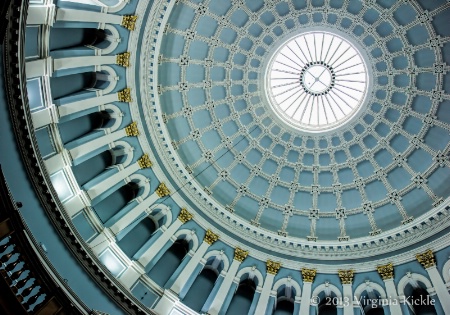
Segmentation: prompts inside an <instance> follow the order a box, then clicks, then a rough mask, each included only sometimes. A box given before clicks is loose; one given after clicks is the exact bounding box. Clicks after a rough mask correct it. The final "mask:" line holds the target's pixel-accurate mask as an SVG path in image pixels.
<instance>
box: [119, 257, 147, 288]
mask: <svg viewBox="0 0 450 315" xmlns="http://www.w3.org/2000/svg"><path fill="white" fill-rule="evenodd" d="M139 269H140V268H136V266H135V264H134V263H132V264H131V265H130V266H128V268H127V270H125V271H124V272H123V273H122V274H121V275H120V277H119V279H118V280H119V281H120V282H121V283H122V284H123V285H124V286H125V287H126V288H127V289H130V288H131V287H132V286H133V284H135V283H136V281H137V280H138V279H139V278H140V277H141V276H142V275H143V274H144V273H145V272H144V271H143V270H139Z"/></svg>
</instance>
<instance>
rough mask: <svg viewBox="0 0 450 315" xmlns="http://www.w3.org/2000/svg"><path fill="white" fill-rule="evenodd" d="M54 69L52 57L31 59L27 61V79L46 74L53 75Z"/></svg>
mask: <svg viewBox="0 0 450 315" xmlns="http://www.w3.org/2000/svg"><path fill="white" fill-rule="evenodd" d="M53 70H54V69H53V59H52V57H47V58H43V59H36V60H30V61H27V62H26V67H25V72H26V75H27V79H30V78H36V77H42V76H44V75H48V76H52V74H53Z"/></svg>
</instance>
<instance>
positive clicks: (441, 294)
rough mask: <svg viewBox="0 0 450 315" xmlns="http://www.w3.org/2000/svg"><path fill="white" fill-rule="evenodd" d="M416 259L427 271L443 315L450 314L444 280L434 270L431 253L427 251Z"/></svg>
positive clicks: (448, 296)
mask: <svg viewBox="0 0 450 315" xmlns="http://www.w3.org/2000/svg"><path fill="white" fill-rule="evenodd" d="M416 258H417V260H418V261H419V262H420V263H421V265H422V266H423V267H424V268H425V270H426V271H427V273H428V276H429V277H430V279H431V282H432V283H433V287H434V289H435V290H436V295H437V296H438V298H439V301H440V302H441V306H442V309H443V310H444V314H450V294H449V292H448V291H447V287H446V285H445V283H444V280H442V277H441V275H440V274H439V271H438V270H437V268H436V261H435V259H434V255H433V252H432V251H431V250H427V251H426V252H424V253H421V254H417V255H416Z"/></svg>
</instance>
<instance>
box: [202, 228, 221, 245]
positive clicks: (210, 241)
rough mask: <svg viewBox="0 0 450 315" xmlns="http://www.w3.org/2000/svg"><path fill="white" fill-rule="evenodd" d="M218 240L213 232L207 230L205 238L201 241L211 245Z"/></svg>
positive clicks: (217, 236)
mask: <svg viewBox="0 0 450 315" xmlns="http://www.w3.org/2000/svg"><path fill="white" fill-rule="evenodd" d="M218 239H219V235H217V234H214V232H213V231H211V230H209V229H208V230H207V231H206V234H205V237H204V238H203V241H204V242H206V243H208V244H209V245H212V244H213V243H214V242H215V241H217V240H218Z"/></svg>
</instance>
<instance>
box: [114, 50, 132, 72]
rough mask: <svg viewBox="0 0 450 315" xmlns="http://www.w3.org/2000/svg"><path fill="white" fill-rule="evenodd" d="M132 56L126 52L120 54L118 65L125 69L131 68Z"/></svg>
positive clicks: (117, 60)
mask: <svg viewBox="0 0 450 315" xmlns="http://www.w3.org/2000/svg"><path fill="white" fill-rule="evenodd" d="M130 56H131V53H129V52H124V53H122V54H118V55H117V56H116V64H118V65H119V66H122V67H125V68H127V67H129V66H130Z"/></svg>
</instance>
